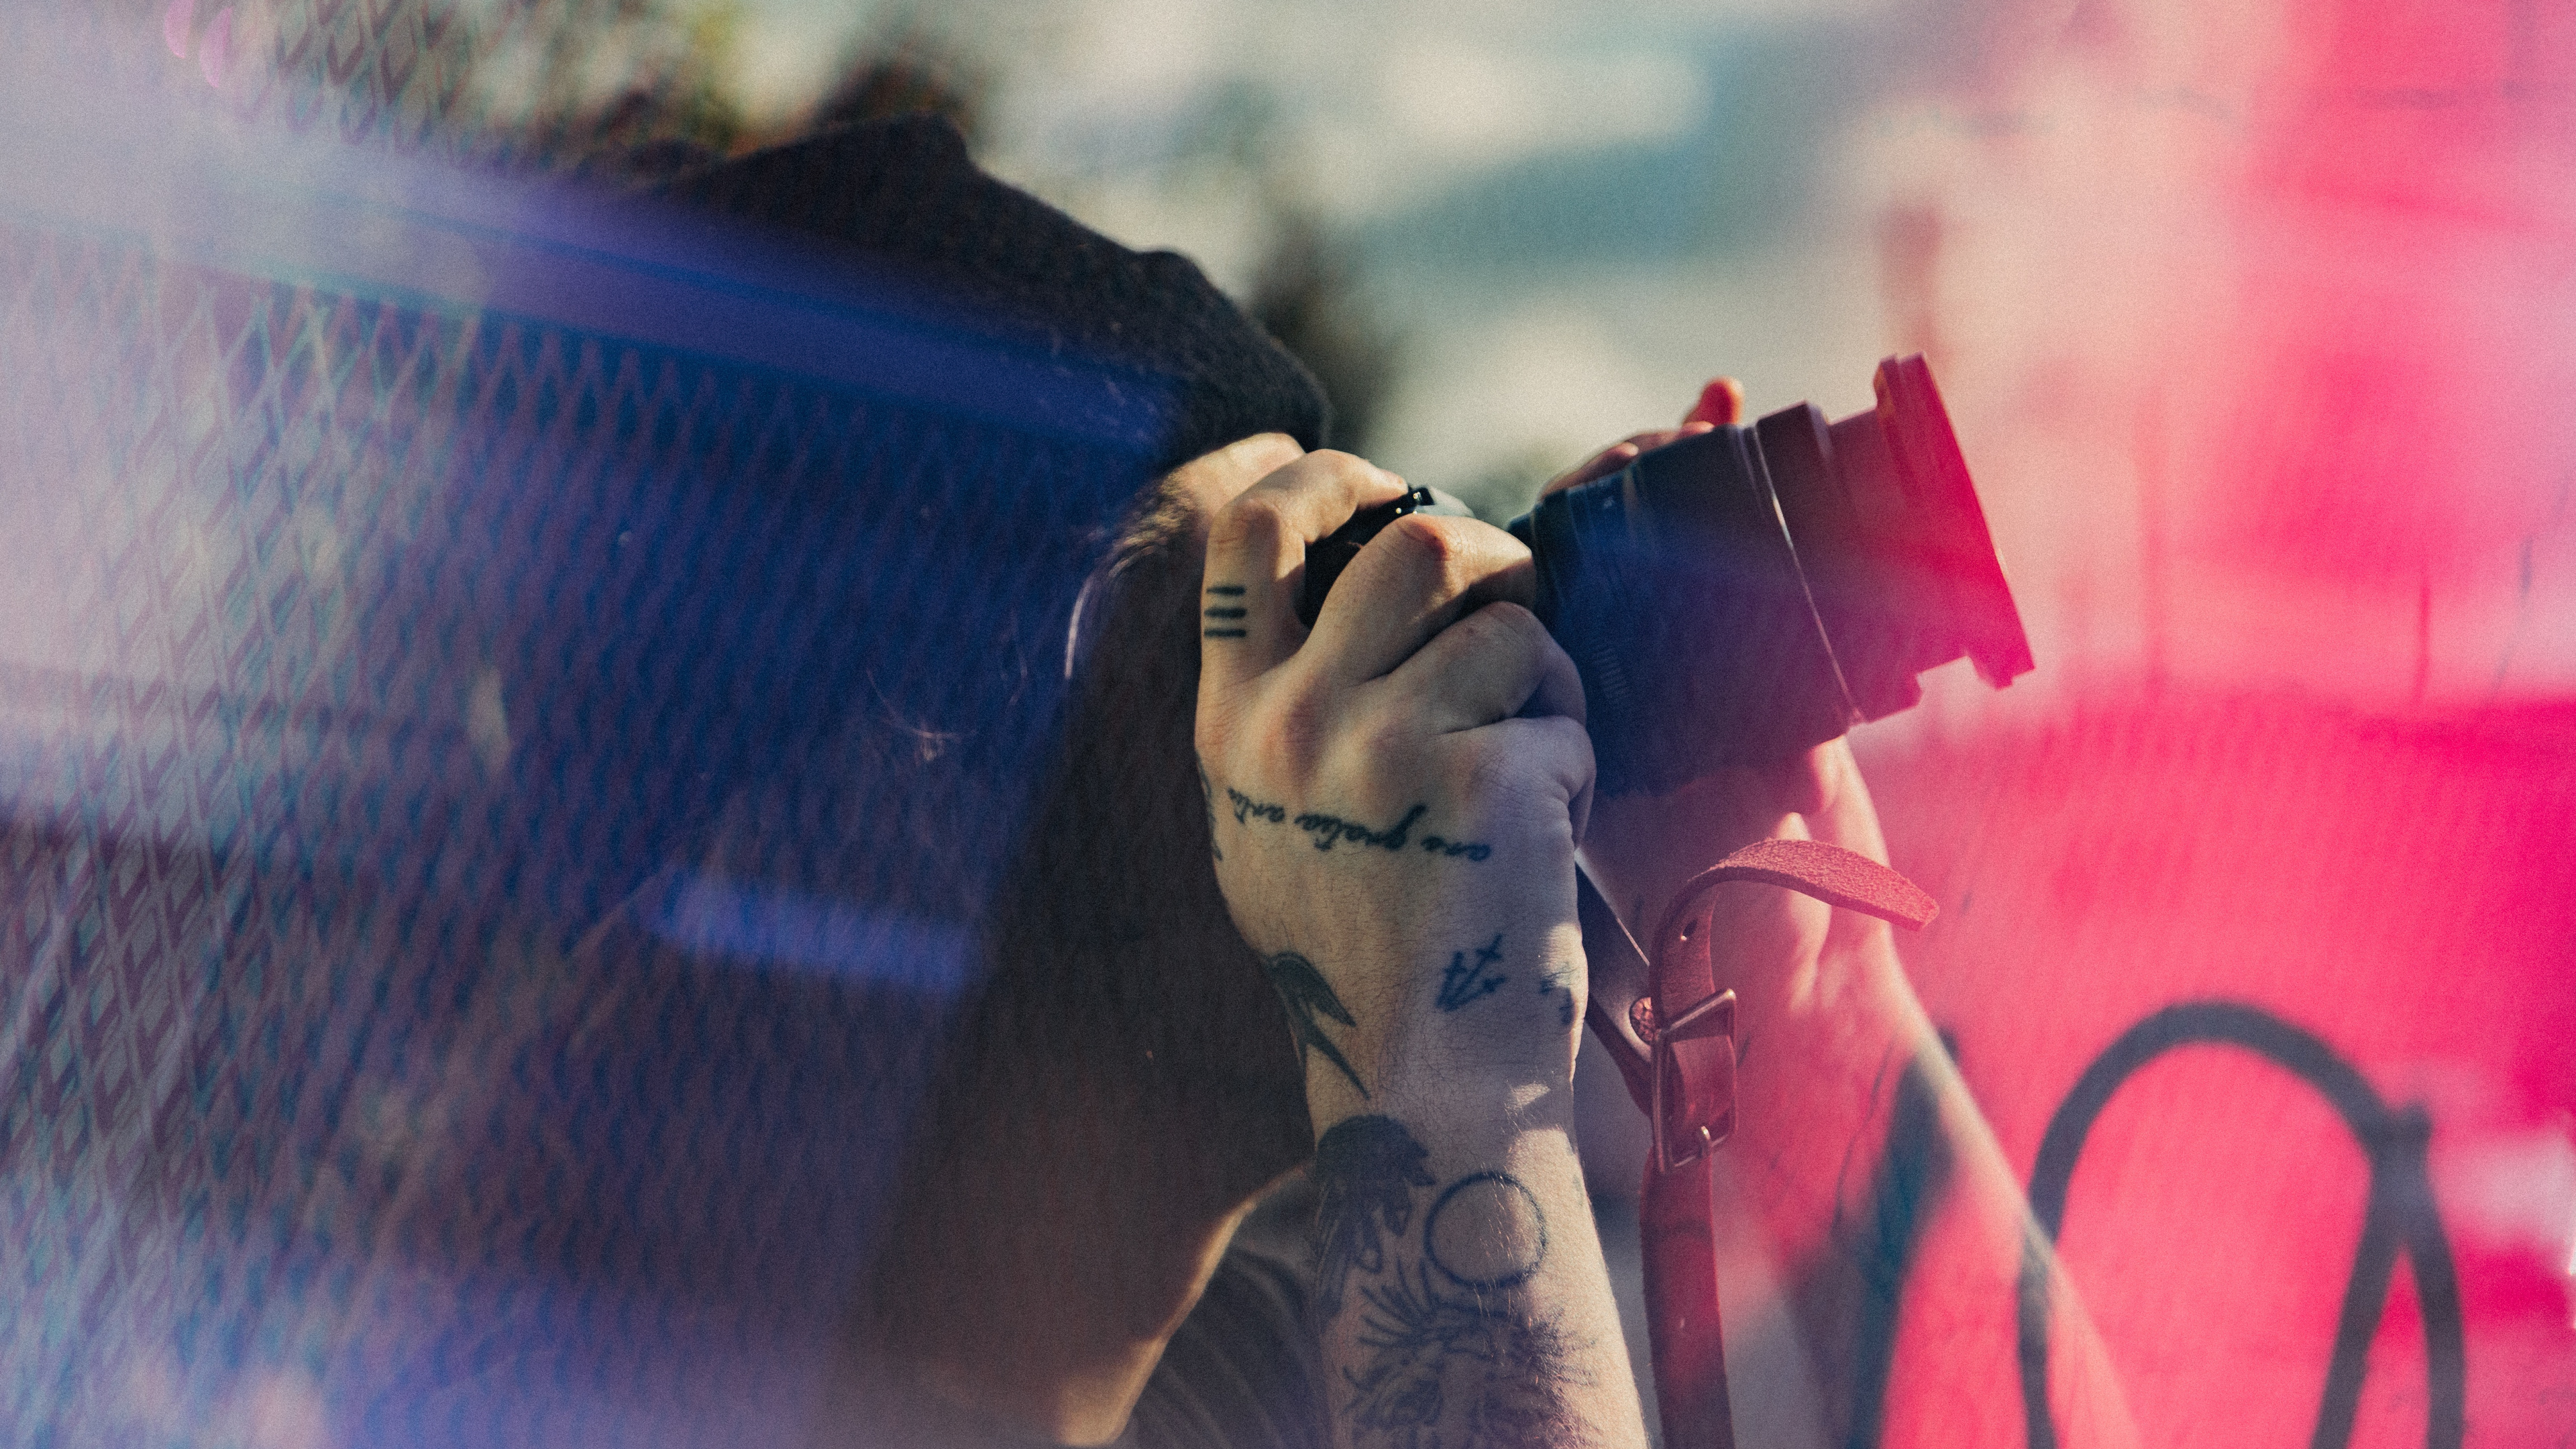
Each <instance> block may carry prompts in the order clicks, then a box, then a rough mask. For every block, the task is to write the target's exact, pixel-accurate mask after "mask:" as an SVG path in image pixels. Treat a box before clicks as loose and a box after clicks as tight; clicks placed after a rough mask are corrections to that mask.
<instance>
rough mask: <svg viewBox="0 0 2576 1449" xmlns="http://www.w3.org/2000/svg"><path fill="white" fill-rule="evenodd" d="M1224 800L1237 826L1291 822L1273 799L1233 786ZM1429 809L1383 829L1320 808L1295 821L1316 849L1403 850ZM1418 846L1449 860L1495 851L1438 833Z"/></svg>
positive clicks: (1416, 810) (1419, 807)
mask: <svg viewBox="0 0 2576 1449" xmlns="http://www.w3.org/2000/svg"><path fill="white" fill-rule="evenodd" d="M1225 802H1226V804H1228V805H1230V806H1232V807H1233V809H1234V823H1235V824H1237V825H1249V824H1251V823H1252V822H1253V821H1255V820H1260V821H1264V822H1267V823H1269V824H1272V825H1286V824H1289V823H1291V822H1290V821H1289V819H1288V807H1287V806H1285V805H1282V804H1280V803H1278V802H1277V801H1275V800H1255V799H1253V798H1252V797H1251V796H1249V795H1246V794H1244V793H1243V792H1242V791H1241V790H1238V789H1236V788H1234V787H1233V786H1232V785H1228V786H1226V787H1225ZM1430 809H1431V807H1430V806H1428V805H1416V806H1414V807H1413V808H1412V809H1410V810H1407V811H1405V812H1404V818H1403V819H1401V820H1398V821H1396V822H1395V823H1394V824H1393V825H1390V826H1388V827H1387V828H1385V829H1384V830H1371V829H1369V828H1368V827H1367V826H1365V825H1362V824H1360V823H1359V822H1358V821H1356V820H1345V819H1343V818H1342V817H1341V816H1339V815H1327V814H1325V813H1324V812H1323V811H1320V810H1309V811H1307V812H1306V813H1305V814H1303V815H1300V816H1298V817H1297V819H1296V820H1295V822H1294V823H1295V825H1296V827H1297V828H1298V829H1300V830H1303V831H1305V832H1306V833H1307V834H1308V835H1309V836H1312V837H1313V838H1314V842H1315V848H1316V849H1317V850H1330V849H1332V848H1333V847H1334V846H1336V845H1358V846H1371V845H1373V846H1376V847H1377V848H1378V849H1380V850H1402V849H1404V847H1405V846H1406V845H1407V844H1410V843H1412V840H1413V827H1414V824H1415V823H1416V822H1417V821H1419V820H1421V819H1422V817H1423V816H1424V815H1425V814H1426V813H1428V812H1429V811H1430ZM1421 846H1422V849H1423V851H1424V852H1425V853H1426V854H1430V855H1441V856H1447V857H1450V858H1451V859H1458V858H1464V859H1467V860H1483V859H1485V858H1487V857H1488V856H1491V855H1492V854H1493V853H1494V848H1493V847H1492V846H1490V845H1487V844H1485V843H1484V842H1482V841H1470V840H1443V839H1441V838H1440V837H1439V836H1437V835H1426V836H1424V837H1422V840H1421Z"/></svg>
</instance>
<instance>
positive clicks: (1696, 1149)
mask: <svg viewBox="0 0 2576 1449" xmlns="http://www.w3.org/2000/svg"><path fill="white" fill-rule="evenodd" d="M1735 881H1749V882H1755V883H1759V884H1764V885H1776V886H1782V887H1785V888H1787V889H1789V890H1793V891H1798V892H1800V893H1801V894H1804V895H1810V896H1813V897H1815V898H1816V899H1818V900H1820V901H1824V902H1826V903H1827V904H1829V905H1835V906H1840V907H1842V908H1844V909H1846V910H1854V911H1861V912H1864V913H1866V914H1868V915H1873V916H1876V917H1878V918H1880V919H1881V920H1885V921H1891V922H1894V923H1895V924H1897V925H1900V926H1904V927H1907V928H1909V929H1920V928H1921V927H1922V926H1924V925H1926V924H1927V923H1929V922H1930V921H1931V919H1932V917H1933V915H1934V913H1935V912H1936V911H1937V910H1938V907H1937V906H1936V905H1934V903H1933V901H1932V898H1931V897H1930V896H1928V895H1925V894H1924V893H1923V891H1922V890H1921V889H1920V888H1918V887H1917V886H1916V885H1915V884H1914V882H1912V881H1910V880H1907V879H1906V878H1905V877H1904V876H1902V875H1899V874H1897V873H1896V872H1895V871H1893V870H1890V869H1889V868H1887V867H1886V866H1883V865H1881V864H1879V863H1878V862H1877V861H1874V860H1871V859H1870V858H1869V857H1867V856H1864V855H1860V854H1857V853H1855V852H1853V851H1849V850H1845V849H1843V848H1841V847H1840V846H1834V845H1826V844H1824V843H1822V842H1820V841H1814V840H1762V841H1756V842H1754V843H1753V844H1751V845H1748V846H1746V847H1744V848H1743V849H1742V850H1739V851H1736V852H1735V853H1734V854H1732V855H1729V856H1727V857H1726V858H1725V859H1724V860H1721V861H1719V862H1718V863H1717V864H1715V865H1713V866H1710V867H1709V868H1708V869H1706V870H1704V871H1701V872H1700V873H1699V874H1698V875H1695V876H1693V877H1691V878H1690V880H1689V881H1687V882H1686V883H1684V885H1683V886H1682V889H1681V891H1680V892H1679V893H1678V894H1677V895H1676V896H1675V897H1674V898H1673V904H1672V906H1671V907H1670V908H1669V909H1667V910H1666V911H1665V913H1664V919H1663V922H1662V924H1661V925H1659V926H1658V927H1657V928H1656V931H1655V934H1654V936H1653V938H1652V944H1653V953H1652V955H1649V954H1647V953H1646V952H1645V951H1642V950H1640V949H1639V948H1638V945H1637V942H1636V940H1635V938H1634V937H1632V936H1630V935H1629V934H1628V930H1627V927H1626V926H1624V925H1623V924H1621V922H1620V920H1619V917H1618V913H1617V912H1615V911H1613V910H1611V908H1610V904H1609V902H1607V901H1605V900H1603V899H1602V897H1601V892H1600V891H1599V890H1598V889H1596V888H1595V887H1594V886H1593V884H1592V882H1591V880H1590V878H1588V877H1583V876H1579V875H1578V877H1577V880H1576V903H1577V908H1578V911H1579V913H1580V917H1581V920H1582V925H1583V949H1584V954H1585V956H1586V958H1587V959H1588V961H1589V962H1590V969H1591V981H1592V987H1591V1000H1590V1005H1589V1006H1588V1007H1587V1008H1586V1010H1585V1020H1586V1023H1587V1024H1588V1025H1589V1026H1590V1027H1591V1028H1592V1034H1593V1035H1594V1036H1596V1037H1599V1038H1600V1039H1601V1044H1602V1045H1603V1046H1605V1047H1607V1048H1608V1049H1609V1051H1610V1057H1611V1060H1612V1061H1614V1062H1616V1063H1618V1066H1619V1075H1620V1076H1621V1078H1623V1079H1624V1080H1625V1081H1626V1082H1627V1084H1628V1095H1629V1096H1630V1097H1631V1098H1632V1099H1634V1100H1635V1102H1636V1104H1637V1108H1638V1110H1639V1111H1641V1112H1644V1113H1645V1114H1646V1120H1647V1122H1648V1124H1649V1125H1650V1126H1651V1128H1652V1129H1653V1133H1654V1150H1653V1151H1652V1152H1651V1153H1650V1154H1648V1156H1647V1158H1646V1172H1645V1183H1644V1190H1643V1192H1642V1193H1641V1194H1640V1196H1639V1199H1638V1205H1637V1222H1638V1229H1639V1237H1640V1239H1641V1240H1642V1243H1643V1246H1644V1249H1645V1260H1646V1261H1645V1270H1646V1320H1647V1326H1648V1329H1649V1331H1650V1334H1651V1336H1652V1340H1653V1345H1654V1366H1655V1397H1656V1399H1657V1400H1658V1401H1659V1403H1658V1407H1659V1409H1660V1410H1661V1413H1662V1418H1663V1425H1664V1439H1663V1442H1664V1446H1665V1449H1734V1444H1735V1421H1734V1417H1733V1414H1732V1412H1731V1411H1730V1409H1729V1407H1728V1404H1727V1396H1726V1356H1725V1349H1724V1345H1723V1344H1722V1342H1721V1341H1720V1338H1719V1333H1718V1314H1717V1238H1716V1232H1717V1212H1716V1201H1715V1198H1714V1189H1713V1185H1712V1183H1711V1182H1710V1178H1709V1163H1708V1154H1709V1152H1710V1150H1711V1149H1713V1148H1714V1147H1716V1146H1717V1144H1718V1143H1720V1142H1723V1141H1725V1140H1726V1138H1727V1135H1728V1134H1729V1133H1730V1132H1732V1131H1733V1130H1734V1128H1735V993H1734V992H1732V991H1723V992H1722V991H1719V990H1718V989H1717V980H1716V965H1715V960H1714V956H1713V954H1712V953H1713V950H1714V942H1712V941H1711V939H1710V937H1711V936H1712V935H1713V934H1714V932H1713V931H1712V929H1711V914H1712V908H1711V903H1710V898H1711V896H1712V895H1713V893H1714V892H1715V890H1716V888H1717V887H1719V886H1721V885H1726V884H1728V883H1730V882H1735Z"/></svg>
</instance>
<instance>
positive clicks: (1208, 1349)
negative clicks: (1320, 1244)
mask: <svg viewBox="0 0 2576 1449" xmlns="http://www.w3.org/2000/svg"><path fill="white" fill-rule="evenodd" d="M1314 1220H1315V1198H1314V1190H1313V1187H1312V1185H1311V1184H1309V1183H1308V1182H1307V1181H1306V1179H1305V1177H1304V1176H1303V1175H1302V1174H1301V1175H1299V1176H1298V1177H1296V1178H1293V1179H1291V1180H1290V1181H1289V1182H1288V1183H1287V1184H1285V1185H1283V1186H1282V1187H1280V1188H1279V1189H1276V1190H1274V1191H1273V1192H1272V1193H1271V1194H1270V1195H1269V1196H1268V1197H1266V1198H1264V1199H1263V1200H1262V1202H1261V1203H1260V1204H1259V1205H1258V1206H1256V1207H1255V1208H1254V1210H1253V1212H1252V1213H1251V1215H1250V1216H1249V1217H1247V1219H1246V1220H1245V1222H1244V1223H1243V1225H1242V1226H1241V1227H1240V1228H1239V1229H1237V1231H1236V1233H1235V1237H1234V1241H1233V1243H1232V1244H1231V1245H1230V1246H1229V1247H1228V1248H1227V1250H1226V1253H1225V1256H1224V1258H1223V1259H1222V1260H1220V1261H1219V1262H1218V1264H1217V1269H1216V1273H1215V1275H1214V1276H1213V1277H1212V1278H1211V1279H1210V1280H1209V1282H1208V1286H1207V1291H1206V1292H1205V1293H1203V1294H1201V1295H1200V1297H1199V1301H1198V1304H1197V1306H1196V1307H1194V1308H1192V1309H1191V1310H1190V1314H1189V1317H1188V1318H1186V1319H1184V1320H1183V1321H1182V1323H1181V1327H1180V1331H1179V1332H1177V1333H1175V1334H1174V1335H1173V1336H1172V1341H1171V1343H1170V1345H1169V1346H1168V1347H1166V1348H1165V1349H1164V1350H1163V1359H1162V1362H1161V1363H1160V1364H1158V1365H1157V1366H1156V1367H1155V1370H1154V1376H1153V1378H1152V1380H1151V1381H1150V1382H1148V1383H1147V1384H1146V1386H1145V1394H1144V1397H1143V1398H1142V1399H1141V1400H1139V1401H1138V1403H1137V1405H1136V1412H1135V1414H1134V1416H1133V1417H1132V1418H1131V1419H1130V1420H1129V1421H1128V1426H1127V1432H1126V1433H1125V1434H1124V1435H1123V1436H1121V1438H1120V1439H1119V1441H1118V1442H1119V1444H1120V1445H1121V1446H1122V1449H1182V1446H1194V1449H1196V1446H1223V1449H1305V1446H1309V1445H1313V1446H1321V1445H1323V1444H1325V1443H1327V1442H1329V1440H1330V1435H1329V1434H1328V1433H1327V1431H1326V1425H1325V1422H1324V1412H1323V1409H1324V1397H1323V1370H1322V1358H1321V1354H1320V1352H1319V1351H1318V1348H1317V1344H1316V1339H1315V1333H1314V1329H1313V1326H1312V1324H1311V1322H1310V1320H1309V1316H1308V1312H1307V1300H1308V1297H1309V1287H1310V1283H1311V1279H1312V1276H1313V1261H1314V1258H1313V1239H1312V1228H1313V1224H1314Z"/></svg>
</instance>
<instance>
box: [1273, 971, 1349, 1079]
mask: <svg viewBox="0 0 2576 1449" xmlns="http://www.w3.org/2000/svg"><path fill="white" fill-rule="evenodd" d="M1261 970H1262V974H1264V975H1266V976H1268V977H1269V978H1270V986H1271V989H1272V990H1274V991H1277V992H1278V993H1279V999H1280V1001H1281V1002H1283V1003H1285V1004H1286V1005H1287V1007H1288V1024H1289V1027H1290V1029H1291V1030H1293V1031H1295V1032H1296V1034H1297V1065H1298V1066H1299V1067H1300V1068H1303V1067H1304V1066H1305V1065H1306V1054H1307V1053H1308V1052H1320V1053H1322V1054H1323V1058H1324V1060H1326V1061H1328V1062H1331V1063H1332V1064H1333V1065H1334V1066H1336V1067H1339V1068H1340V1069H1341V1072H1342V1075H1343V1076H1345V1077H1348V1078H1350V1079H1351V1085H1352V1086H1353V1087H1354V1088H1357V1089H1358V1091H1359V1094H1360V1095H1361V1096H1362V1097H1366V1096H1367V1095H1368V1094H1369V1091H1368V1088H1366V1087H1364V1086H1361V1085H1360V1074H1359V1073H1357V1072H1355V1071H1353V1070H1351V1064H1350V1061H1349V1060H1348V1059H1347V1058H1345V1057H1344V1056H1343V1055H1342V1049H1341V1048H1340V1047H1337V1046H1335V1045H1333V1039H1332V1038H1331V1037H1328V1036H1326V1035H1324V1029H1323V1027H1321V1026H1319V1025H1317V1024H1316V1021H1315V1018H1316V1017H1318V1016H1323V1017H1328V1018H1330V1019H1332V1020H1334V1021H1338V1022H1340V1023H1341V1024H1342V1025H1344V1026H1353V1025H1356V1024H1357V1023H1355V1022H1354V1021H1352V1019H1351V1010H1350V1008H1349V1007H1347V1006H1344V1005H1342V999H1341V997H1339V996H1336V995H1335V994H1333V983H1331V982H1329V981H1326V980H1325V979H1324V973H1323V972H1321V971H1318V970H1316V969H1315V963H1314V962H1312V961H1309V960H1307V959H1306V958H1305V957H1303V956H1300V955H1298V954H1297V953H1296V952H1294V951H1281V952H1279V953H1278V954H1277V955H1274V956H1264V957H1262V958H1261Z"/></svg>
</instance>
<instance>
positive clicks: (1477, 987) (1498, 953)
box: [1438, 931, 1545, 1011]
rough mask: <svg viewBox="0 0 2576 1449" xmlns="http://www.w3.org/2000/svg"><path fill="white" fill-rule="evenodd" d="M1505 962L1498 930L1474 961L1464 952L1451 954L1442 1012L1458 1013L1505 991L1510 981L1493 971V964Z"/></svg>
mask: <svg viewBox="0 0 2576 1449" xmlns="http://www.w3.org/2000/svg"><path fill="white" fill-rule="evenodd" d="M1502 959H1503V937H1502V933H1501V932H1499V931H1498V932H1496V933H1495V934H1494V939H1492V940H1490V941H1488V942H1486V943H1485V944H1484V945H1482V946H1479V947H1477V948H1476V957H1475V959H1474V960H1473V961H1470V960H1468V959H1467V953H1466V952H1464V951H1452V952H1450V953H1449V965H1448V968H1447V969H1446V970H1444V971H1442V972H1441V973H1440V996H1439V998H1438V1005H1439V1007H1440V1009H1441V1010H1442V1011H1456V1010H1457V1009H1458V1008H1460V1007H1462V1006H1465V1005H1466V1004H1468V1003H1469V1002H1471V1001H1481V1000H1483V999H1484V998H1486V997H1488V996H1491V995H1493V994H1494V993H1495V992H1497V991H1500V990H1502V989H1503V983H1504V982H1506V981H1509V980H1511V978H1510V977H1508V976H1505V975H1504V974H1503V973H1501V972H1500V971H1497V970H1495V969H1494V963H1495V962H1497V961H1500V960H1502ZM1541 989H1542V990H1544V989H1545V988H1544V987H1542V988H1541Z"/></svg>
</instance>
